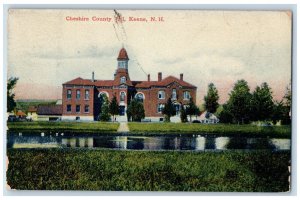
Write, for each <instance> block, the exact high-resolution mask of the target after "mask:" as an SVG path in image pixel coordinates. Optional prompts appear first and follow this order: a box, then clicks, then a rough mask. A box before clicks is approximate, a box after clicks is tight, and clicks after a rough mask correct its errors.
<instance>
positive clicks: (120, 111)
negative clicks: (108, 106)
mask: <svg viewBox="0 0 300 200" xmlns="http://www.w3.org/2000/svg"><path fill="white" fill-rule="evenodd" d="M119 115H120V116H124V115H125V106H119Z"/></svg>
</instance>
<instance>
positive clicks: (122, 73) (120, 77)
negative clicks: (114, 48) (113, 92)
mask: <svg viewBox="0 0 300 200" xmlns="http://www.w3.org/2000/svg"><path fill="white" fill-rule="evenodd" d="M117 61H118V67H117V70H116V73H115V77H114V79H115V83H116V84H119V85H120V84H126V85H131V81H130V78H129V74H128V61H129V58H128V54H127V52H126V49H125V48H124V47H123V48H122V49H121V50H120V52H119V56H118V58H117Z"/></svg>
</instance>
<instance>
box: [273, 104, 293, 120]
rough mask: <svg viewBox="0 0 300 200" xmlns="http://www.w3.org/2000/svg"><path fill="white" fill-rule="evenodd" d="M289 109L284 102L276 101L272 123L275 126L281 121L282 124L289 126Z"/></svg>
mask: <svg viewBox="0 0 300 200" xmlns="http://www.w3.org/2000/svg"><path fill="white" fill-rule="evenodd" d="M288 113H289V108H288V107H287V106H285V105H284V103H283V101H282V100H281V101H280V102H278V101H276V102H275V103H274V107H273V114H272V117H271V119H272V121H273V124H276V123H277V122H278V121H281V123H282V124H289V123H290V117H289V114H288Z"/></svg>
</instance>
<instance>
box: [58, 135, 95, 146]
mask: <svg viewBox="0 0 300 200" xmlns="http://www.w3.org/2000/svg"><path fill="white" fill-rule="evenodd" d="M61 145H62V146H66V147H89V148H92V147H94V138H93V137H80V138H62V139H61Z"/></svg>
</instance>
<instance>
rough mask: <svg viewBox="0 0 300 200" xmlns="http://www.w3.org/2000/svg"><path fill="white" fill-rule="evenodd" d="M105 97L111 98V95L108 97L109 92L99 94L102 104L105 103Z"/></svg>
mask: <svg viewBox="0 0 300 200" xmlns="http://www.w3.org/2000/svg"><path fill="white" fill-rule="evenodd" d="M104 97H107V98H108V97H109V95H108V92H106V91H102V92H100V93H99V94H98V98H99V99H100V103H102V102H103V98H104Z"/></svg>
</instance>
